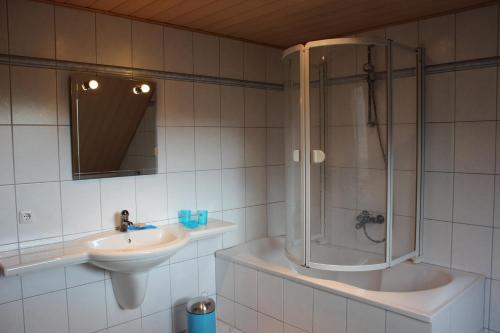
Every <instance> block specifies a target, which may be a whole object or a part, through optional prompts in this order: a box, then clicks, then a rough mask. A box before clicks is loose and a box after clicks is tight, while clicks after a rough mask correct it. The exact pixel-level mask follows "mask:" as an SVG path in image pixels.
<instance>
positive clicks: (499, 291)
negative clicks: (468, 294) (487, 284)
mask: <svg viewBox="0 0 500 333" xmlns="http://www.w3.org/2000/svg"><path fill="white" fill-rule="evenodd" d="M490 328H491V329H493V330H497V331H498V330H500V281H496V280H492V281H491V308H490ZM490 332H491V331H490Z"/></svg>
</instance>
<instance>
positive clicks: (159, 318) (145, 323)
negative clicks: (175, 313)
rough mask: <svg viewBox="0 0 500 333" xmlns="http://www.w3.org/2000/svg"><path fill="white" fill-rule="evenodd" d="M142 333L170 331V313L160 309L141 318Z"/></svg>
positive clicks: (170, 332)
mask: <svg viewBox="0 0 500 333" xmlns="http://www.w3.org/2000/svg"><path fill="white" fill-rule="evenodd" d="M142 332H143V333H159V332H163V333H172V314H171V311H170V310H167V311H162V312H158V313H155V314H153V315H149V316H146V317H143V318H142Z"/></svg>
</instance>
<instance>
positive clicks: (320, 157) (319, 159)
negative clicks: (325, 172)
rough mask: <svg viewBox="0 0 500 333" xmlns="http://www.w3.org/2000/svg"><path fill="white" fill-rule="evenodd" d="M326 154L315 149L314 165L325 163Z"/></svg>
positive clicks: (313, 151)
mask: <svg viewBox="0 0 500 333" xmlns="http://www.w3.org/2000/svg"><path fill="white" fill-rule="evenodd" d="M325 157H326V156H325V153H324V152H323V151H322V150H319V149H314V150H312V151H311V162H312V163H323V162H324V161H325Z"/></svg>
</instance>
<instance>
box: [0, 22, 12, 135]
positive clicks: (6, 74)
mask: <svg viewBox="0 0 500 333" xmlns="http://www.w3.org/2000/svg"><path fill="white" fill-rule="evenodd" d="M0 24H1V23H0ZM10 85H11V82H10V68H9V66H7V65H0V124H5V125H10V123H11V120H12V119H11V118H12V117H11V112H10Z"/></svg>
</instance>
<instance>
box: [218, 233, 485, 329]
mask: <svg viewBox="0 0 500 333" xmlns="http://www.w3.org/2000/svg"><path fill="white" fill-rule="evenodd" d="M216 256H217V259H218V260H219V261H220V260H224V261H227V262H231V263H233V264H237V265H242V266H246V267H248V268H251V269H253V270H256V271H258V272H264V273H268V274H271V275H274V276H277V277H281V278H283V279H285V281H286V280H289V281H292V282H295V283H299V284H302V285H305V286H309V287H312V288H313V289H314V290H321V291H326V292H328V293H331V294H335V295H339V296H343V297H344V298H346V299H347V301H349V300H352V301H355V302H361V303H364V304H367V305H370V306H372V307H376V308H378V309H384V310H386V311H385V313H386V315H387V313H392V314H397V315H402V316H404V317H405V318H408V319H412V320H415V321H418V322H419V323H422V327H425V329H424V328H422V329H421V330H415V331H412V330H408V332H412V333H413V332H446V333H450V332H452V333H458V332H460V333H462V332H463V333H477V332H479V331H480V330H482V327H483V304H484V298H483V297H484V277H482V276H480V275H477V274H472V273H467V272H462V271H455V270H448V269H446V268H441V267H438V266H433V265H428V264H413V263H410V262H407V263H402V264H399V265H397V266H395V267H392V268H390V269H386V270H381V271H370V272H330V271H319V270H312V269H308V268H304V267H302V266H298V265H295V264H293V263H291V262H290V261H289V260H288V259H287V258H286V256H285V252H284V239H283V238H265V239H260V240H256V241H252V242H249V243H246V244H242V245H239V246H236V247H233V248H230V249H225V250H221V251H218V252H217V254H216ZM217 274H218V276H220V275H221V272H217ZM219 284H220V283H218V287H219ZM236 302H237V300H236ZM285 307H286V306H285ZM256 310H258V309H256ZM284 311H287V309H285V310H284ZM388 318H389V317H388ZM285 324H286V323H285ZM387 325H388V327H389V326H390V323H389V322H388V323H387ZM304 331H307V330H304ZM335 332H336V331H335ZM387 332H389V330H388V331H387ZM390 332H391V333H399V332H397V331H394V329H393V330H391V331H390ZM404 332H406V329H405V331H404ZM363 333H364V332H363ZM366 333H372V332H368V331H367V332H366ZM400 333H403V331H401V332H400Z"/></svg>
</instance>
